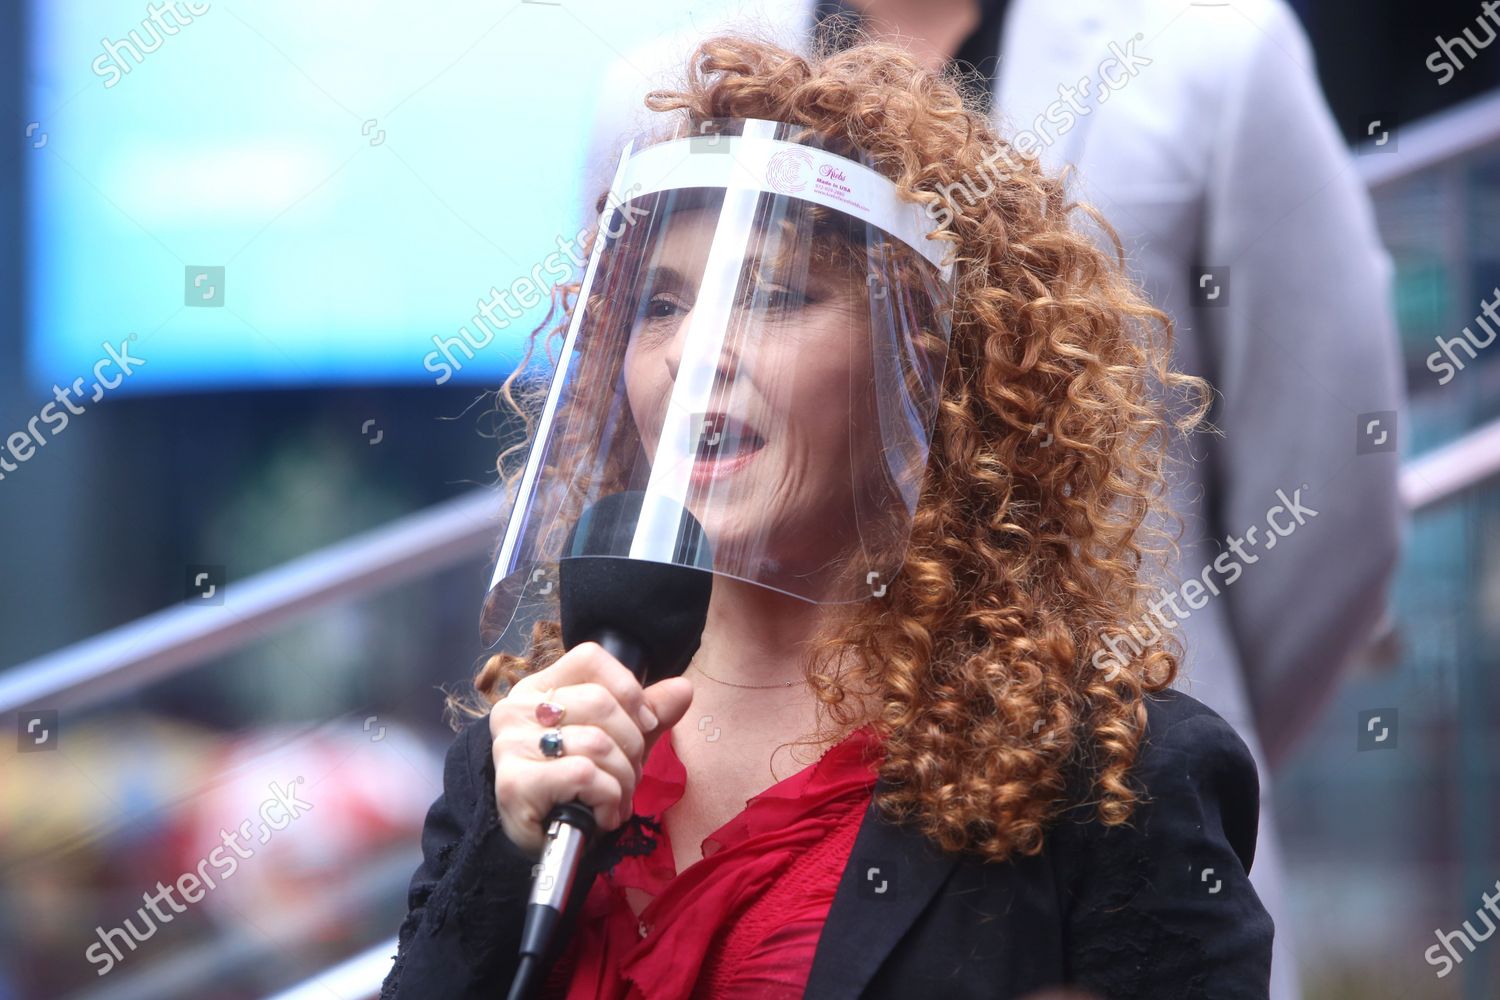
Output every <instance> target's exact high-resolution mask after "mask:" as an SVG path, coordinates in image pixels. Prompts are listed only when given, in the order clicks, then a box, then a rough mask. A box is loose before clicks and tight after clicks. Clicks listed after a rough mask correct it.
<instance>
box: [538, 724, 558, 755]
mask: <svg viewBox="0 0 1500 1000" xmlns="http://www.w3.org/2000/svg"><path fill="white" fill-rule="evenodd" d="M540 745H541V748H542V754H543V755H544V756H547V757H561V756H562V755H563V740H562V731H561V730H557V729H549V730H547V731H546V732H545V733H543V734H542V738H541V741H540Z"/></svg>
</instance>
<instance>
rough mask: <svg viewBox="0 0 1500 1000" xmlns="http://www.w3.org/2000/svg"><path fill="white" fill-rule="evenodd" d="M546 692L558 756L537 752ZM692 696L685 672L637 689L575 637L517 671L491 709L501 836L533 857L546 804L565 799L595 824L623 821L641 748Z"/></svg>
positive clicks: (623, 670)
mask: <svg viewBox="0 0 1500 1000" xmlns="http://www.w3.org/2000/svg"><path fill="white" fill-rule="evenodd" d="M554 688H555V689H556V690H552V689H554ZM549 690H550V691H552V694H551V697H550V699H548V700H550V701H552V702H553V703H554V704H558V705H562V706H564V707H565V708H566V710H567V711H566V714H565V715H564V716H563V720H562V725H561V726H559V727H557V728H559V729H560V730H561V732H562V739H563V748H564V751H565V752H564V754H563V756H561V757H557V758H549V757H547V756H545V755H544V754H543V753H542V750H541V746H540V739H541V736H542V734H543V733H544V732H546V731H547V730H548V729H549V728H550V727H548V726H544V725H542V724H541V723H540V722H538V721H537V718H536V707H537V705H538V704H540V703H541V702H542V701H543V696H544V695H545V694H546V693H547V692H548V691H549ZM692 700H693V684H692V681H690V680H688V679H687V678H686V677H669V678H667V679H666V680H663V681H658V682H657V683H655V684H653V685H651V686H650V687H649V688H645V689H643V688H642V687H641V684H640V681H638V680H636V677H635V675H634V674H632V673H631V672H630V670H629V669H628V668H627V667H626V666H625V665H624V664H623V663H621V662H620V661H619V660H617V659H615V658H614V657H613V656H611V655H610V654H609V653H608V652H606V651H605V649H604V647H603V646H600V645H599V644H598V643H597V642H583V643H579V644H578V645H577V646H574V647H573V648H572V649H570V650H568V651H567V652H566V653H564V654H563V655H562V656H561V657H559V658H558V660H557V662H556V663H554V664H552V665H551V666H549V667H547V668H545V669H543V670H539V671H537V672H536V673H534V674H529V675H527V676H526V677H523V678H521V680H519V681H517V682H516V684H515V686H514V687H512V688H511V690H510V693H508V694H507V695H506V696H505V697H504V698H502V699H500V700H499V701H497V702H496V703H495V706H494V708H492V709H491V710H490V737H491V746H490V752H491V754H492V755H493V756H494V759H495V804H496V806H497V808H498V810H499V813H500V825H501V828H502V829H503V830H504V831H505V835H506V836H507V837H509V838H510V839H511V841H512V842H513V843H514V844H515V845H516V846H517V847H520V848H521V849H522V850H523V851H525V852H527V853H528V854H530V855H532V856H533V857H537V858H540V857H541V855H542V846H543V844H544V843H545V840H546V831H545V830H543V829H542V822H543V820H544V819H545V818H546V816H547V814H548V813H549V812H551V811H552V807H553V806H554V805H557V804H558V803H559V802H569V801H571V800H573V799H579V800H581V801H582V802H583V803H584V805H587V806H590V807H591V808H592V809H593V810H594V820H595V822H597V823H598V824H599V830H600V832H608V831H610V830H613V829H615V828H616V827H618V826H619V825H620V824H622V823H624V822H625V820H626V819H628V818H629V817H630V808H631V800H632V797H633V796H634V794H635V786H636V783H637V782H638V781H639V780H640V777H641V767H642V765H643V764H644V763H645V760H646V755H647V754H649V753H650V752H651V747H652V746H654V745H655V743H656V741H657V740H658V739H660V738H661V736H662V734H664V733H667V732H670V731H671V729H672V727H673V726H674V725H676V724H677V722H678V720H680V719H681V718H682V717H683V715H685V714H686V713H687V710H688V706H689V705H690V704H691V703H692Z"/></svg>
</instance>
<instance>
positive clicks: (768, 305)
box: [750, 285, 811, 312]
mask: <svg viewBox="0 0 1500 1000" xmlns="http://www.w3.org/2000/svg"><path fill="white" fill-rule="evenodd" d="M809 301H811V300H810V299H809V298H808V296H807V293H805V292H802V291H799V290H798V289H795V288H777V287H772V286H767V285H760V286H757V287H756V288H755V290H754V291H753V292H752V293H751V298H750V307H751V308H752V309H768V310H771V311H772V312H786V311H790V310H792V309H800V308H802V307H803V306H805V305H807V304H808V302H809Z"/></svg>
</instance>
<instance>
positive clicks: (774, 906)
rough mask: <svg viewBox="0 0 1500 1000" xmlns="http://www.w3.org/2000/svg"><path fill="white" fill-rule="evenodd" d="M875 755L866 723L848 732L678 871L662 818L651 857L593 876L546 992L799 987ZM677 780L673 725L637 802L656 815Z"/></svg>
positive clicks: (730, 993) (608, 994)
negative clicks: (694, 859)
mask: <svg viewBox="0 0 1500 1000" xmlns="http://www.w3.org/2000/svg"><path fill="white" fill-rule="evenodd" d="M880 756H881V754H880V741H879V740H878V739H877V738H876V736H875V733H874V730H873V728H872V727H871V726H870V725H865V726H862V727H860V728H859V729H856V730H854V731H853V732H852V733H850V734H849V735H848V736H847V737H845V738H844V740H843V741H841V742H840V743H838V744H837V745H836V746H834V747H832V748H830V749H829V750H828V751H827V753H825V754H824V755H823V757H822V759H821V760H818V761H816V762H814V763H812V764H809V765H807V766H806V767H804V768H803V769H802V770H801V771H798V772H797V773H796V774H793V775H791V776H790V777H787V778H784V779H782V780H781V781H779V782H777V783H776V784H775V785H772V786H771V787H770V788H768V789H766V790H765V791H764V792H761V793H760V794H759V795H756V796H753V797H752V798H750V799H748V800H747V801H746V803H745V808H744V810H743V811H742V812H740V814H739V815H738V816H735V817H734V818H733V819H731V820H729V822H727V823H725V824H724V825H723V826H721V827H719V829H717V830H715V831H714V832H713V833H711V834H709V836H707V837H706V838H704V840H703V844H702V853H703V855H704V857H703V858H702V859H701V860H699V861H696V862H694V863H693V864H691V865H689V866H688V867H687V868H686V869H684V870H683V871H682V872H681V873H677V872H676V871H675V867H676V866H675V862H674V860H673V855H672V845H671V841H670V840H669V839H668V838H667V835H666V830H665V828H663V829H662V830H661V831H660V832H659V833H657V834H656V835H655V836H656V838H657V842H656V846H655V847H654V848H653V849H652V850H651V852H650V853H649V854H644V855H633V856H627V857H624V858H622V859H621V860H620V861H619V862H618V863H617V864H616V865H615V867H614V869H613V870H612V871H611V872H608V873H602V874H600V876H599V877H598V878H597V879H596V880H595V881H594V884H593V886H592V888H591V889H590V890H589V894H588V896H587V897H586V898H585V900H584V906H583V910H582V912H581V913H580V914H579V920H578V923H577V925H576V929H575V932H574V935H573V938H572V940H570V941H569V943H568V945H567V947H566V948H565V949H564V951H563V954H562V955H561V957H560V958H559V960H558V962H557V963H556V966H555V967H554V969H553V972H552V975H551V977H550V978H549V979H548V981H547V986H546V989H545V991H544V994H543V995H544V996H545V997H548V998H552V1000H557V998H563V997H566V1000H585V998H587V1000H594V998H601V1000H689V998H694V1000H697V998H707V1000H715V998H720V997H723V998H731V997H732V998H734V1000H746V998H763V1000H781V998H796V997H801V996H802V994H803V990H804V989H805V987H806V985H807V978H808V974H809V972H810V971H811V970H812V961H813V952H814V951H815V950H816V948H817V944H818V937H819V935H820V934H821V933H822V930H823V922H824V920H825V918H826V917H827V915H828V909H829V907H830V906H831V905H832V904H833V896H834V892H835V891H836V890H837V888H838V883H839V879H840V878H841V877H842V875H843V871H844V868H845V866H846V865H847V864H848V859H849V853H850V850H851V848H852V847H853V845H854V838H855V835H856V834H857V833H858V832H859V826H860V823H861V821H862V820H863V818H864V813H865V810H866V808H867V807H868V806H869V803H870V796H871V793H872V791H873V789H874V785H875V778H876V768H877V767H878V765H879V760H880ZM685 780H686V773H685V771H684V770H683V766H682V762H681V761H680V760H679V759H678V757H677V753H676V751H675V749H674V748H673V746H672V734H670V733H669V734H668V735H667V737H666V738H665V739H660V740H657V741H656V745H655V746H653V747H652V749H651V754H650V756H648V757H647V759H646V762H645V764H644V765H643V767H642V770H641V780H640V782H639V783H638V784H637V786H636V790H635V798H634V801H633V803H632V805H633V809H634V811H635V812H636V813H637V814H639V815H641V816H649V817H652V818H653V819H655V820H657V821H658V822H659V821H660V819H661V816H662V814H663V813H665V812H666V810H667V808H668V807H670V806H671V805H672V804H673V803H675V802H677V800H678V799H680V798H681V797H682V791H683V786H684V783H685ZM631 900H634V901H635V902H636V905H637V906H638V907H641V909H640V912H639V915H637V913H636V912H635V910H634V909H632V907H631V906H630V901H631ZM642 904H644V905H642ZM570 977H571V978H570Z"/></svg>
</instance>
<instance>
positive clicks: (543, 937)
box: [521, 628, 645, 961]
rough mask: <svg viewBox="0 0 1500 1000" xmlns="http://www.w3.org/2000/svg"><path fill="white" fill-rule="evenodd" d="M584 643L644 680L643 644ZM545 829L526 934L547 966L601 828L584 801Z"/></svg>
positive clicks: (570, 805) (619, 636)
mask: <svg viewBox="0 0 1500 1000" xmlns="http://www.w3.org/2000/svg"><path fill="white" fill-rule="evenodd" d="M579 641H580V642H586V641H593V642H597V643H598V644H599V645H601V646H603V647H604V649H605V650H606V651H607V652H608V653H609V654H610V655H611V656H613V657H614V658H615V659H617V660H619V661H620V662H621V663H623V664H625V666H627V667H629V668H630V671H631V673H633V674H635V675H636V676H637V677H640V676H641V674H642V672H643V666H644V660H645V650H644V649H642V648H641V645H640V643H638V642H636V641H635V640H634V639H632V638H631V637H630V636H628V635H625V634H624V633H623V632H619V631H616V630H615V629H610V628H600V629H598V630H597V631H596V632H595V633H594V634H593V635H589V636H585V637H584V638H583V639H580V640H579ZM543 826H544V827H545V829H546V830H547V840H546V843H545V845H544V847H543V849H542V860H541V861H540V862H539V863H538V865H537V872H536V879H535V881H534V882H533V883H532V886H531V899H530V901H529V903H528V904H527V907H526V909H527V920H526V926H525V931H524V933H523V934H522V940H521V954H522V955H523V956H524V955H532V956H535V957H536V959H537V960H538V961H540V960H541V958H542V955H543V953H544V952H545V951H546V950H547V948H548V945H549V944H550V939H551V937H552V933H553V930H554V929H555V928H556V926H557V923H558V921H559V920H560V918H561V917H562V914H563V910H564V908H565V907H566V906H567V903H568V898H569V896H570V895H571V893H572V891H573V882H574V880H575V879H576V878H577V877H578V867H579V864H580V863H581V862H582V860H583V854H584V852H585V851H587V850H588V846H589V842H590V841H591V840H592V839H593V837H594V833H595V831H596V830H597V828H598V824H597V823H596V822H595V820H594V810H593V809H592V808H590V807H589V806H587V805H585V804H584V803H583V802H582V801H581V800H579V799H574V800H573V801H571V802H559V803H558V804H557V805H555V806H553V807H552V809H551V810H550V811H549V812H548V813H547V818H546V820H544V821H543Z"/></svg>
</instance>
